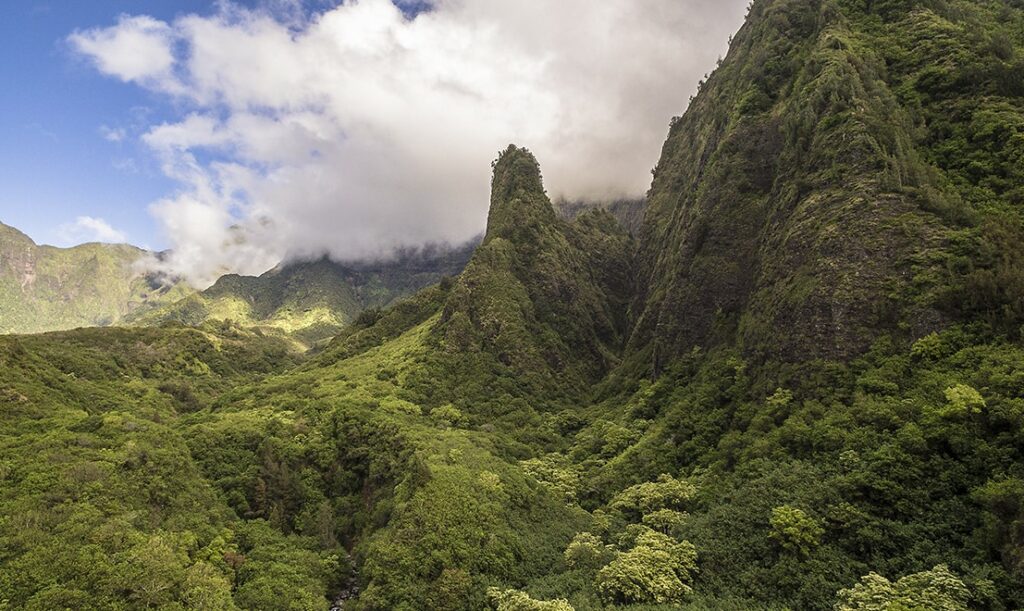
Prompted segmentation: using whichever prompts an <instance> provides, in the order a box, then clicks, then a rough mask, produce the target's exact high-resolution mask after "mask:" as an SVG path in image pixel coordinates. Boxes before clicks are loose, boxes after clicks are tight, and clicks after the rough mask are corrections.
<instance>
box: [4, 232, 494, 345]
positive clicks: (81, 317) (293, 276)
mask: <svg viewBox="0 0 1024 611" xmlns="http://www.w3.org/2000/svg"><path fill="white" fill-rule="evenodd" d="M477 242H478V240H472V241H470V242H467V243H466V244H463V245H461V246H458V247H449V246H426V247H423V248H409V249H404V250H401V251H399V252H397V253H395V255H394V256H393V257H391V258H389V259H385V260H379V261H349V262H336V261H332V260H330V259H328V258H326V257H324V258H321V259H317V260H312V261H289V262H283V263H281V264H280V265H278V266H277V267H275V268H274V269H272V270H270V271H268V272H266V273H264V274H262V275H261V276H240V275H238V274H228V275H226V276H223V277H221V278H220V279H219V280H217V282H216V283H214V284H213V286H211V287H209V288H208V289H205V290H202V291H197V290H195V289H193V288H191V287H190V286H189V285H188V284H187V283H186V282H184V281H182V280H181V279H174V278H169V277H167V276H166V275H163V274H157V273H154V272H151V271H148V268H149V267H150V266H147V265H146V261H147V259H153V258H156V257H159V256H160V255H159V254H158V253H152V252H149V251H146V250H143V249H141V248H137V247H135V246H130V245H127V244H100V243H91V244H82V245H80V246H75V247H73V248H57V247H54V246H45V245H44V246H40V245H37V244H36V243H35V242H33V241H32V239H31V238H29V237H28V236H27V235H25V234H24V233H22V232H20V231H18V230H17V229H15V228H13V227H9V226H7V225H3V224H0V333H40V332H46V331H60V330H66V329H73V328H76V327H105V326H111V325H130V326H156V325H162V324H166V323H170V322H177V323H181V324H185V325H189V326H195V325H200V324H202V323H205V322H211V321H231V322H233V323H237V324H239V325H241V326H244V327H251V328H258V329H261V330H263V331H264V332H269V333H274V334H281V335H285V336H288V337H289V338H291V339H293V340H295V341H296V342H298V343H299V344H300V345H301V346H302V347H309V346H312V345H314V344H315V343H316V342H318V341H321V340H324V339H327V338H330V337H332V336H333V335H335V334H336V333H337V332H338V331H339V330H341V328H342V327H344V326H345V325H346V324H348V323H349V322H351V321H353V320H354V319H355V318H356V317H357V316H358V315H359V314H360V313H361V312H363V311H364V310H366V309H367V308H376V307H383V306H386V305H388V304H390V303H391V302H393V301H395V300H396V299H398V298H401V297H404V296H407V295H410V294H412V293H414V292H416V291H418V290H419V289H422V288H424V287H426V286H429V285H431V284H435V283H437V282H438V281H440V280H441V278H443V277H444V276H454V275H458V274H459V272H461V271H462V268H463V267H465V265H466V263H467V262H468V261H469V258H470V257H471V256H472V254H473V250H474V249H475V248H476V244H477Z"/></svg>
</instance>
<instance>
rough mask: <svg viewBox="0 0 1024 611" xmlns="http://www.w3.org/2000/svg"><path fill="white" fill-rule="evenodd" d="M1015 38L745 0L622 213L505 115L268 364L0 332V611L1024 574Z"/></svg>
mask: <svg viewBox="0 0 1024 611" xmlns="http://www.w3.org/2000/svg"><path fill="white" fill-rule="evenodd" d="M936 41H939V42H936ZM1022 57H1024V7H1021V6H1019V4H1015V3H1012V2H982V1H978V2H968V1H966V0H942V1H931V0H929V1H920V2H918V1H914V0H885V1H883V0H873V1H871V2H863V1H860V0H774V1H768V0H760V1H756V2H754V3H753V5H752V7H751V14H750V18H749V19H748V23H747V24H746V25H745V26H744V28H743V29H742V30H741V31H740V32H739V33H738V34H737V36H736V38H735V40H734V43H733V47H732V50H731V51H730V53H729V55H728V57H726V58H725V59H724V60H723V62H722V64H721V67H720V68H719V69H718V71H716V72H715V74H714V75H712V76H711V77H710V78H709V79H708V80H707V82H706V83H704V84H703V86H702V89H701V92H700V94H699V95H698V96H697V97H696V98H695V99H694V100H693V103H692V105H691V108H690V110H688V111H687V113H686V114H685V115H684V116H683V117H681V118H679V119H677V120H675V121H674V122H673V124H672V127H671V130H670V133H669V138H668V141H667V142H666V144H665V149H664V151H663V156H662V159H661V161H660V162H659V164H658V167H657V168H656V171H655V175H654V181H653V184H652V188H651V191H650V193H649V194H648V204H647V209H646V213H645V214H646V217H645V222H644V225H643V229H642V230H641V231H640V232H639V233H636V234H634V235H631V233H630V232H629V231H627V230H626V229H624V228H623V226H622V225H621V224H620V223H619V222H617V221H616V219H615V217H614V216H613V215H612V214H611V213H610V212H609V211H607V210H589V211H586V212H583V213H581V214H578V215H574V214H567V215H564V216H559V215H558V214H557V213H556V212H555V209H554V208H553V206H552V205H551V202H550V201H549V199H548V197H547V195H546V194H545V193H544V189H543V184H542V180H541V175H540V169H539V167H538V165H537V162H536V160H535V159H534V157H533V156H532V155H531V154H530V153H529V152H528V151H526V150H525V149H520V148H516V147H509V148H508V149H506V150H505V151H503V152H502V153H500V155H499V157H498V159H497V161H496V162H495V166H494V180H493V183H492V201H491V212H490V216H489V219H488V230H487V235H486V236H485V238H484V240H483V242H482V243H481V245H480V246H479V248H478V249H477V250H476V252H475V253H474V254H473V256H472V259H471V260H470V262H469V263H468V265H467V266H466V268H465V270H464V271H463V272H462V273H461V274H460V275H459V276H458V277H457V278H454V279H451V278H448V279H444V280H441V281H440V282H439V283H438V284H437V285H435V286H430V287H428V288H425V289H423V290H421V291H419V292H418V293H415V294H414V295H412V296H410V297H409V298H408V299H405V300H402V301H399V302H396V303H394V304H393V305H391V306H389V307H386V308H383V309H370V310H367V311H365V312H363V313H362V314H360V315H358V316H356V317H355V319H354V321H353V322H352V323H351V324H349V325H348V326H346V327H344V329H342V330H341V331H340V332H339V333H338V334H337V335H336V336H335V337H334V338H333V339H332V340H330V341H329V342H327V343H326V345H323V346H322V347H321V348H322V349H321V350H318V351H316V352H315V354H311V355H307V356H305V357H302V359H301V360H296V359H298V358H299V357H296V356H294V354H293V353H291V352H290V351H289V345H290V344H289V343H288V342H287V341H285V340H284V339H283V338H281V337H278V336H276V335H273V334H265V333H263V332H262V331H258V330H253V329H251V328H248V327H245V326H239V325H236V324H231V323H226V322H220V323H213V322H206V323H201V324H200V325H199V326H198V327H196V328H187V327H183V326H181V325H178V324H167V325H165V326H163V327H159V328H150V329H147V328H133V329H99V330H79V331H74V332H67V333H58V334H47V335H40V336H11V337H6V338H2V339H0V409H3V417H4V422H5V423H6V426H7V429H5V432H7V433H8V434H7V435H5V436H4V437H3V439H2V440H0V483H2V486H0V516H2V517H0V608H4V607H6V608H11V609H20V608H28V609H51V608H65V607H70V608H78V607H81V608H140V607H162V608H215V609H216V608H223V609H231V608H245V609H281V608H290V609H324V608H326V607H327V606H328V605H329V603H330V601H339V602H341V603H343V604H344V607H343V608H344V609H345V610H346V611H352V610H367V611H369V610H376V609H397V610H414V609H446V610H448V609H451V610H467V611H469V610H473V611H476V610H479V609H488V608H490V609H498V610H501V611H519V610H524V611H526V610H537V609H553V610H559V611H564V610H568V609H576V610H577V611H582V610H585V609H588V610H589V609H612V608H629V609H634V610H635V611H653V610H663V609H680V608H682V609H694V610H710V609H736V610H740V609H743V610H746V609H772V610H782V609H820V610H825V609H849V610H855V609H858V610H868V609H879V610H881V609H885V610H897V609H949V610H955V609H979V610H993V611H995V610H1009V609H1017V608H1021V607H1024V551H1022V550H1024V534H1022V533H1024V526H1022V525H1024V338H1022V336H1021V327H1022V323H1024V318H1022V315H1024V305H1022V302H1021V299H1022V295H1024V289H1022V288H1021V287H1022V286H1024V284H1022V282H1021V275H1020V274H1021V271H1020V270H1021V269H1022V267H1021V262H1022V261H1024V240H1021V239H1019V238H1020V237H1021V236H1022V235H1024V230H1022V229H1021V228H1022V227H1024V216H1022V212H1021V208H1020V204H1021V200H1020V194H1019V189H1020V184H1021V183H1020V180H1019V175H1018V172H1019V167H1017V164H1019V161H1020V159H1021V158H1020V156H1019V151H1018V150H1017V148H1015V147H1018V145H1019V144H1020V142H1019V140H1020V136H1021V134H1022V133H1024V132H1021V131H1020V127H1019V126H1020V124H1019V123H1018V121H1019V119H1020V112H1021V111H1020V109H1021V105H1022V104H1021V101H1022V99H1024V98H1022V96H1024V88H1022V87H1021V84H1020V83H1021V81H1020V78H1021V76H1022V74H1024V73H1022V71H1021V68H1020V67H1021V66H1022V65H1024V64H1021V61H1022V60H1021V58H1022ZM568 217H571V218H568ZM224 282H225V283H226V284H227V283H229V282H248V281H242V280H238V279H235V280H225V281H224ZM226 284H225V286H226ZM282 291H283V293H282V294H286V293H288V291H287V290H284V289H282ZM275 299H276V298H275ZM257 301H258V299H257ZM245 303H248V304H251V303H254V302H253V301H245ZM247 307H252V306H251V305H249V306H247ZM190 322H191V321H190Z"/></svg>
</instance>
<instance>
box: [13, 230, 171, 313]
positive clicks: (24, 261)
mask: <svg viewBox="0 0 1024 611" xmlns="http://www.w3.org/2000/svg"><path fill="white" fill-rule="evenodd" d="M152 256H155V255H154V254H153V253H149V252H146V251H144V250H142V249H140V248H136V247H134V246H129V245H126V244H100V243H90V244H82V245H80V246H75V247H73V248H56V247H53V246H38V245H36V244H35V242H33V241H32V240H31V238H29V237H28V236H26V235H25V234H23V233H21V232H20V231H18V230H17V229H14V228H13V227H8V226H7V225H3V224H2V223H0V333H35V332H40V331H52V330H59V329H70V328H74V327H90V326H106V325H109V324H112V323H115V322H118V321H120V320H121V319H122V318H124V317H125V316H128V315H129V314H132V313H137V312H141V311H145V310H146V309H149V308H152V307H156V306H158V305H160V304H162V303H166V302H170V301H174V300H177V299H180V298H181V297H182V296H184V295H185V294H187V293H188V292H189V290H190V289H188V287H187V285H185V284H184V283H182V282H177V281H173V280H168V279H166V278H163V277H161V276H158V275H155V274H151V273H147V272H145V271H144V270H143V269H142V267H141V265H140V264H141V263H143V261H144V260H145V259H146V258H148V257H152Z"/></svg>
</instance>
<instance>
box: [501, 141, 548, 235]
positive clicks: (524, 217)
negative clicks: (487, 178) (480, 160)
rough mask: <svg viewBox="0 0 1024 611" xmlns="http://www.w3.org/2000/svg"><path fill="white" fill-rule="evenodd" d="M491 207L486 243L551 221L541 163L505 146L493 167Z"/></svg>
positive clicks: (519, 149)
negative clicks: (519, 229)
mask: <svg viewBox="0 0 1024 611" xmlns="http://www.w3.org/2000/svg"><path fill="white" fill-rule="evenodd" d="M492 166H493V168H494V177H493V178H492V180H491V208H490V212H489V213H488V215H487V236H486V238H485V239H486V240H489V239H491V238H492V237H496V236H501V237H509V235H510V234H513V233H516V230H517V229H518V228H523V227H529V226H535V225H537V224H538V223H548V222H554V221H555V220H556V219H557V216H556V215H555V209H554V207H553V206H552V205H551V200H549V199H548V196H547V194H546V193H545V192H544V182H543V179H542V178H541V173H540V164H539V163H537V158H536V157H534V156H533V153H531V152H530V151H529V150H527V149H525V148H520V147H517V146H516V145H514V144H510V145H508V148H506V149H505V150H504V151H502V152H501V153H500V154H499V155H498V158H497V159H496V160H495V161H494V163H493V164H492Z"/></svg>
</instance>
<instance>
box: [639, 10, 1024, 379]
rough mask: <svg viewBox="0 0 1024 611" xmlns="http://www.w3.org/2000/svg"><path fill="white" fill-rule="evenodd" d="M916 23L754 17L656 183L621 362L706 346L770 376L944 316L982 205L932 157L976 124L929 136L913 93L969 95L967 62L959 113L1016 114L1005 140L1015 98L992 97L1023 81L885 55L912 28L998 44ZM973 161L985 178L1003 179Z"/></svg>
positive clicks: (1003, 71)
mask: <svg viewBox="0 0 1024 611" xmlns="http://www.w3.org/2000/svg"><path fill="white" fill-rule="evenodd" d="M932 4H936V3H931V4H929V3H923V2H920V3H919V2H901V3H891V2H887V3H882V4H880V3H870V2H869V3H867V4H866V5H865V4H863V3H858V2H832V1H827V0H826V1H821V0H787V1H775V2H755V3H754V4H753V5H752V9H751V15H750V18H749V20H748V22H747V24H746V25H744V27H743V28H742V30H740V32H739V33H738V34H737V36H736V38H735V39H734V41H733V44H732V48H731V50H730V52H729V54H728V56H727V57H726V58H725V60H724V61H723V62H722V64H721V66H720V67H719V68H718V70H716V71H715V73H714V74H713V75H712V76H711V77H710V78H709V79H708V81H707V82H706V83H704V84H703V87H702V89H701V91H700V93H699V94H698V95H697V97H696V98H695V99H694V100H693V101H692V104H691V106H690V108H689V110H688V111H687V112H686V114H685V115H683V116H682V117H681V118H678V119H677V120H675V121H674V122H673V124H672V127H671V130H670V133H669V136H668V140H667V142H666V143H665V146H664V149H663V152H662V157H661V160H660V161H659V163H658V166H657V168H656V170H655V174H654V181H653V184H652V187H651V190H650V193H649V204H648V208H647V211H646V223H645V226H644V229H643V230H642V233H641V240H640V243H641V246H640V255H639V265H638V269H640V270H643V272H644V276H643V277H642V279H641V290H640V293H639V295H638V297H637V300H636V302H635V308H636V312H637V315H638V318H637V324H636V328H635V330H634V332H633V335H632V338H631V341H630V346H631V349H632V351H634V352H640V351H649V352H650V353H651V354H650V357H651V361H652V362H653V364H654V368H655V369H658V368H659V366H660V365H661V364H662V363H664V362H666V361H667V360H670V359H671V358H673V357H676V356H679V355H681V354H685V353H686V352H688V351H689V350H690V349H691V348H693V347H694V346H703V347H707V346H712V345H717V344H722V343H730V344H731V343H736V344H738V345H739V346H741V347H742V348H743V349H744V351H746V352H747V353H752V354H757V355H759V356H761V357H763V358H770V359H781V360H787V361H799V360H808V359H814V358H840V359H841V358H846V357H850V356H852V355H855V354H858V353H860V352H862V351H863V350H864V349H866V348H867V346H869V345H870V343H871V342H872V341H873V339H874V338H875V337H877V336H878V335H879V334H881V333H892V332H897V333H900V334H903V335H907V336H910V337H918V336H921V335H923V334H926V333H927V332H929V331H931V330H933V329H936V328H939V327H941V326H943V325H944V324H945V323H946V322H948V321H949V320H950V318H951V317H952V316H955V315H956V314H957V311H958V308H957V307H950V303H949V299H948V297H949V290H948V289H949V287H950V286H951V285H953V284H956V279H955V278H950V277H949V275H948V274H947V273H946V270H948V267H949V262H950V260H951V259H953V258H955V257H956V256H957V253H956V252H955V251H954V247H953V244H954V242H955V241H956V240H957V239H958V238H963V237H964V236H966V235H968V234H969V233H970V231H971V230H970V228H971V227H972V226H975V225H977V224H978V223H979V220H980V219H981V217H980V216H979V209H981V208H982V207H983V206H984V205H985V204H986V203H987V202H985V201H982V200H984V199H985V197H979V196H978V194H977V192H972V193H965V189H963V188H960V187H961V185H960V184H958V182H959V179H960V178H961V177H960V176H959V175H957V174H955V172H954V171H951V170H955V168H950V167H949V165H950V164H957V163H959V162H958V161H956V160H955V159H953V158H952V157H951V156H949V155H948V154H947V155H946V156H945V158H938V157H937V156H936V152H937V151H938V152H941V151H942V150H943V149H944V148H948V144H949V143H948V142H945V143H943V140H944V138H946V137H947V136H948V135H949V134H948V132H950V131H956V129H957V128H956V127H955V125H954V126H951V123H952V124H956V123H965V122H970V121H972V120H974V119H972V118H970V117H964V116H960V117H957V116H956V115H954V116H952V117H950V116H942V114H943V113H942V112H941V110H940V107H941V99H940V98H935V97H934V96H931V97H930V96H923V95H922V94H921V91H920V90H921V89H923V88H925V87H927V86H928V83H929V82H931V81H929V80H928V78H929V77H930V78H931V80H932V81H934V80H935V79H936V76H935V74H934V73H935V71H936V70H940V71H946V72H949V73H950V74H951V75H952V76H950V75H947V74H945V72H943V77H948V78H949V80H956V79H959V78H960V77H966V76H969V72H970V71H971V70H972V69H975V70H976V69H977V66H976V64H977V63H978V62H977V61H974V62H973V64H972V61H971V60H978V59H979V58H978V57H977V56H978V55H980V56H981V57H980V59H981V60H984V61H985V63H986V65H990V67H991V68H992V69H991V70H990V71H989V72H991V73H992V75H993V76H992V77H991V78H990V79H985V78H984V77H978V82H977V83H974V84H969V85H964V87H965V89H966V91H964V92H963V94H962V98H961V101H960V102H959V103H960V104H964V103H965V100H964V99H963V98H967V100H969V101H968V102H966V104H967V105H969V104H970V101H973V102H974V103H975V104H976V108H981V109H984V108H986V107H996V108H1000V107H1001V108H1003V109H1004V110H1003V112H1004V113H1010V112H1011V111H1010V110H1009V106H1008V104H1009V103H1011V102H1012V101H1013V100H1014V99H1016V100H1018V102H1017V103H1016V110H1014V111H1012V114H1014V115H1015V116H1016V119H1013V120H1010V119H1009V118H1006V117H1004V118H1005V119H1006V122H1005V123H1004V126H1005V127H1008V128H1009V129H1011V132H1012V130H1014V129H1016V130H1018V131H1016V132H1012V133H1019V125H1018V126H1017V127H1014V125H1013V123H1014V121H1019V118H1020V114H1019V99H1020V98H1019V97H1014V95H1013V94H1014V93H1015V92H1014V91H1013V90H1012V87H1009V86H1007V85H1005V84H1003V83H1002V80H1005V79H1006V78H1008V79H1011V80H1012V79H1013V78H1019V77H1020V75H1019V74H1017V72H1015V71H1018V72H1019V71H1020V60H1019V59H1016V60H1014V59H1013V58H1012V57H1011V58H1010V60H1009V62H1007V61H1003V60H1001V59H999V58H989V57H986V56H987V55H989V54H988V53H986V52H985V51H982V52H981V53H977V54H974V57H971V56H969V55H967V56H965V55H962V54H961V55H958V54H956V53H953V54H951V55H946V56H942V54H941V51H940V50H939V48H937V47H936V46H935V44H934V42H932V43H929V44H930V47H928V46H926V47H922V48H918V47H914V46H908V45H904V44H902V43H901V42H900V41H901V37H902V38H903V40H913V39H914V37H915V36H917V37H919V38H921V37H922V35H921V31H922V28H927V27H933V28H938V29H940V30H942V34H944V36H945V38H946V39H947V40H949V41H950V43H951V44H953V45H954V47H960V46H961V45H966V44H968V41H969V40H970V38H971V37H975V38H977V37H979V36H980V37H981V38H986V37H991V36H995V37H998V36H999V33H1000V32H1001V31H1002V30H1001V29H1000V28H997V27H992V28H990V29H988V30H985V31H987V32H988V34H979V32H978V31H977V30H972V29H971V23H972V22H973V21H983V20H991V19H994V18H996V17H997V16H996V17H993V15H994V13H995V11H992V10H989V9H983V8H981V7H972V6H970V5H969V4H966V3H959V4H958V5H957V6H956V7H955V8H954V7H951V6H950V5H943V6H944V7H945V9H943V8H942V7H939V8H937V9H936V8H934V7H932ZM941 4H942V3H937V4H936V6H938V5H941ZM897 5H898V6H897ZM961 5H964V6H961ZM943 10H944V11H945V14H942V11H943ZM1007 10H1008V9H1007ZM1006 19H1010V17H1006ZM924 39H925V40H928V39H929V37H928V36H924ZM932 40H934V39H932ZM978 42H979V41H975V44H978ZM980 42H987V41H980ZM914 55H918V56H920V57H916V58H914V59H913V60H912V59H911V57H913V56H914ZM1010 55H1011V56H1012V53H1010ZM1014 61H1016V62H1017V63H1016V64H1015V63H1013V62H1014ZM1014 74H1017V76H1016V77H1014V76H1012V75H1014ZM1008 75H1009V76H1008ZM940 80H941V79H940ZM1000 94H1001V97H1002V98H1003V99H1001V100H1000V99H996V96H999V95H1000ZM1018 95H1019V94H1018ZM973 114H974V115H975V118H976V116H977V115H978V112H974V113H973ZM939 119H941V121H940V120H939ZM1004 138H1005V136H1004ZM1018 146H1019V145H1018ZM989 161H991V162H993V163H996V164H999V166H1000V167H999V168H996V174H1013V173H1014V172H1016V170H1014V168H1013V167H1012V162H1005V161H1000V160H998V159H996V160H992V159H989ZM968 180H969V177H968ZM1008 189H1009V187H1008V186H1005V185H1004V190H1008ZM988 190H989V192H990V194H994V193H992V189H988ZM972 195H973V197H972ZM1015 197H1019V195H1018V196H1015ZM972 200H973V201H972ZM976 234H977V232H975V234H974V235H975V236H976Z"/></svg>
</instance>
